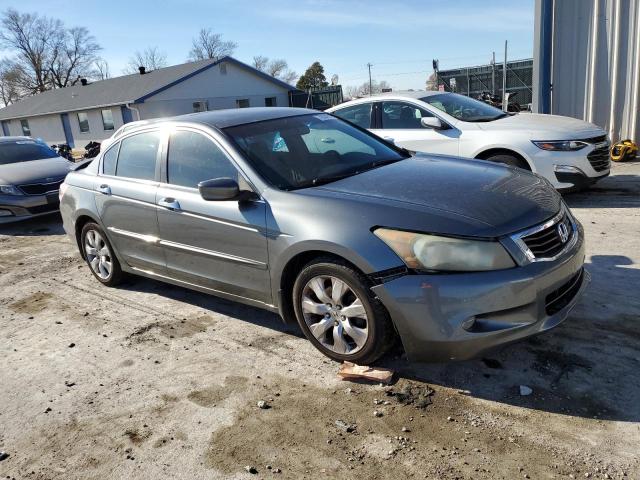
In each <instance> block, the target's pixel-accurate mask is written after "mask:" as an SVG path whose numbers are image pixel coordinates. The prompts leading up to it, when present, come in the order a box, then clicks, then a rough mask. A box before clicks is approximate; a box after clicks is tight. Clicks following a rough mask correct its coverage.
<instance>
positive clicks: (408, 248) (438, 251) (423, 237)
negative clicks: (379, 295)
mask: <svg viewBox="0 0 640 480" xmlns="http://www.w3.org/2000/svg"><path fill="white" fill-rule="evenodd" d="M373 233H374V234H375V235H376V236H377V237H378V238H380V239H381V240H382V241H383V242H384V243H386V244H387V245H388V246H389V247H391V249H392V250H393V251H394V252H396V253H397V254H398V256H399V257H400V258H401V259H402V260H403V261H404V263H405V264H406V265H407V267H409V268H413V269H416V270H436V271H449V272H482V271H487V270H503V269H506V268H512V267H515V266H516V264H515V262H514V261H513V259H512V258H511V256H510V255H509V254H508V253H507V251H506V250H505V249H504V247H503V246H502V245H501V244H500V242H496V241H489V240H487V241H484V240H467V239H461V238H450V237H441V236H438V235H428V234H422V233H412V232H405V231H402V230H390V229H387V228H378V229H376V230H375V231H374V232H373Z"/></svg>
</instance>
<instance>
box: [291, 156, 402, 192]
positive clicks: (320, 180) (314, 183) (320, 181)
mask: <svg viewBox="0 0 640 480" xmlns="http://www.w3.org/2000/svg"><path fill="white" fill-rule="evenodd" d="M400 160H404V158H390V159H387V160H378V161H377V162H373V163H371V164H370V165H368V166H367V167H366V168H362V169H359V170H353V171H351V172H343V173H338V174H336V175H329V176H328V177H316V178H314V179H312V180H308V181H306V182H302V183H299V184H297V185H296V186H295V187H293V188H292V189H291V190H298V189H300V188H307V187H318V186H320V185H326V184H327V183H331V182H337V181H338V180H342V179H343V178H347V177H353V176H354V175H358V174H359V173H364V172H368V171H369V170H373V169H374V168H378V167H382V166H384V165H389V164H390V163H395V162H399V161H400Z"/></svg>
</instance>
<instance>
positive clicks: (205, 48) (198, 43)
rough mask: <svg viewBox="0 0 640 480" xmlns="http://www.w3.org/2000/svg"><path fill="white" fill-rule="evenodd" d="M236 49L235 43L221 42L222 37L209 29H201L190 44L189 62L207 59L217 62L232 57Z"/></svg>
mask: <svg viewBox="0 0 640 480" xmlns="http://www.w3.org/2000/svg"><path fill="white" fill-rule="evenodd" d="M236 48H238V44H237V43H235V42H230V41H224V40H222V35H221V34H219V33H213V31H212V30H211V29H210V28H201V29H200V32H199V33H198V36H197V37H196V38H194V39H193V42H192V44H191V51H190V52H189V60H190V61H192V62H195V61H197V60H206V59H208V58H212V59H215V60H217V59H219V58H222V57H226V56H227V55H233V52H234V51H235V50H236Z"/></svg>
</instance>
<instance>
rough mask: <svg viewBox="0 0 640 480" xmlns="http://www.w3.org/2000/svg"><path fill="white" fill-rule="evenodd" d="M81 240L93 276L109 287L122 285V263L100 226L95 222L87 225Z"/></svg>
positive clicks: (83, 229)
mask: <svg viewBox="0 0 640 480" xmlns="http://www.w3.org/2000/svg"><path fill="white" fill-rule="evenodd" d="M80 240H81V245H82V249H83V256H84V259H85V260H86V262H87V265H89V269H90V270H91V273H92V274H93V276H94V277H96V278H97V279H98V281H99V282H100V283H102V284H103V285H106V286H108V287H114V286H116V285H117V284H118V283H120V281H121V280H122V277H123V273H122V269H121V268H120V262H118V259H117V258H116V256H115V254H114V252H113V247H111V244H110V243H109V240H107V236H106V235H105V234H104V232H103V231H102V229H101V228H100V226H99V225H98V224H96V223H93V222H89V223H87V224H86V225H85V226H84V227H82V233H81V234H80Z"/></svg>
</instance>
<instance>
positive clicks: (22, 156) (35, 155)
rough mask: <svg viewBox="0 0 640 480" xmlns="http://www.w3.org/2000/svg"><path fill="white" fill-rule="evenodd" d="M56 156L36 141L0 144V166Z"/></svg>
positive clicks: (44, 145)
mask: <svg viewBox="0 0 640 480" xmlns="http://www.w3.org/2000/svg"><path fill="white" fill-rule="evenodd" d="M57 156H58V154H57V153H56V152H54V151H53V150H51V149H50V148H49V147H48V146H47V145H46V144H44V143H42V142H38V141H36V140H16V141H15V142H0V165H8V164H10V163H19V162H30V161H31V160H42V159H44V158H55V157H57Z"/></svg>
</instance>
